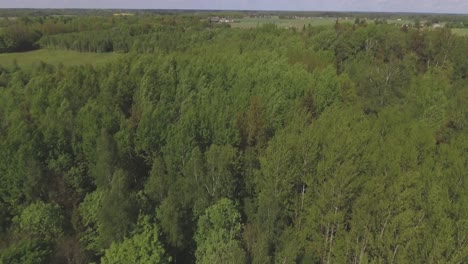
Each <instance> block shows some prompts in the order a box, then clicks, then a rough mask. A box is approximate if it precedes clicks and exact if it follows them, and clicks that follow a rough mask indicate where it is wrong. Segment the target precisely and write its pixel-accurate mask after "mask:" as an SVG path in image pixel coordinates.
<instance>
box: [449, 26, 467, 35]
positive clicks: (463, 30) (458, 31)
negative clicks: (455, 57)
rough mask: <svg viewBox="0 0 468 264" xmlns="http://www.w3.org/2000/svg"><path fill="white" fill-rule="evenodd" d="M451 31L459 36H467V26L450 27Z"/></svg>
mask: <svg viewBox="0 0 468 264" xmlns="http://www.w3.org/2000/svg"><path fill="white" fill-rule="evenodd" d="M452 32H453V33H454V34H456V35H460V36H468V28H452Z"/></svg>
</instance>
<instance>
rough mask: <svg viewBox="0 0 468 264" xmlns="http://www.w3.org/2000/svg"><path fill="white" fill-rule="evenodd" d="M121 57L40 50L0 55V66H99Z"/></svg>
mask: <svg viewBox="0 0 468 264" xmlns="http://www.w3.org/2000/svg"><path fill="white" fill-rule="evenodd" d="M120 56H122V55H121V54H117V53H80V52H76V51H66V50H48V49H41V50H36V51H29V52H20V53H4V54H0V66H11V65H12V64H13V62H14V61H15V60H16V63H17V64H18V65H19V66H21V67H28V66H31V65H33V64H34V63H38V62H40V61H42V62H45V63H48V64H54V65H58V64H59V63H62V64H63V65H81V64H92V65H96V64H101V63H105V62H108V61H111V60H113V59H116V58H118V57H120Z"/></svg>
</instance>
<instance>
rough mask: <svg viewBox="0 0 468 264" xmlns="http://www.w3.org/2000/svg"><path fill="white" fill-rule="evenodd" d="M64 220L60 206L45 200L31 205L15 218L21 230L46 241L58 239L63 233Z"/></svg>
mask: <svg viewBox="0 0 468 264" xmlns="http://www.w3.org/2000/svg"><path fill="white" fill-rule="evenodd" d="M63 221H64V219H63V216H62V213H61V209H60V207H58V206H57V205H53V204H47V203H43V202H35V203H33V204H31V205H29V206H28V207H26V208H25V209H24V210H23V211H22V213H21V214H20V215H19V216H17V217H15V218H14V219H13V223H14V224H15V225H16V226H17V228H18V230H19V232H21V233H25V234H26V235H30V236H32V237H36V238H38V239H40V240H44V241H50V240H56V239H58V238H60V236H61V235H63V225H64V223H63Z"/></svg>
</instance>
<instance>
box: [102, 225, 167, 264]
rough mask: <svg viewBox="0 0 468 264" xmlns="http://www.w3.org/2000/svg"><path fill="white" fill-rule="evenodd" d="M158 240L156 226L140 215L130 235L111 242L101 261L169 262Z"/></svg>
mask: <svg viewBox="0 0 468 264" xmlns="http://www.w3.org/2000/svg"><path fill="white" fill-rule="evenodd" d="M169 261H170V258H167V257H166V256H165V250H164V248H163V245H162V243H161V242H160V241H159V230H158V227H157V226H156V225H155V224H154V223H151V222H150V220H149V219H148V217H142V218H141V219H140V220H139V222H138V225H137V226H136V228H135V230H134V231H133V232H132V235H131V236H130V237H128V238H125V239H124V240H123V241H122V242H120V243H112V245H111V246H110V248H109V249H107V250H106V251H105V254H104V256H103V257H102V259H101V263H103V264H108V263H109V264H110V263H135V264H137V263H141V264H143V263H145V264H150V263H169Z"/></svg>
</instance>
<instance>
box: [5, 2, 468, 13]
mask: <svg viewBox="0 0 468 264" xmlns="http://www.w3.org/2000/svg"><path fill="white" fill-rule="evenodd" d="M0 8H115V9H129V8H132V9H216V10H225V9H226V10H304V11H378V12H379V11H385V12H431V13H432V12H433V13H465V14H468V0H445V1H444V0H0Z"/></svg>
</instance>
